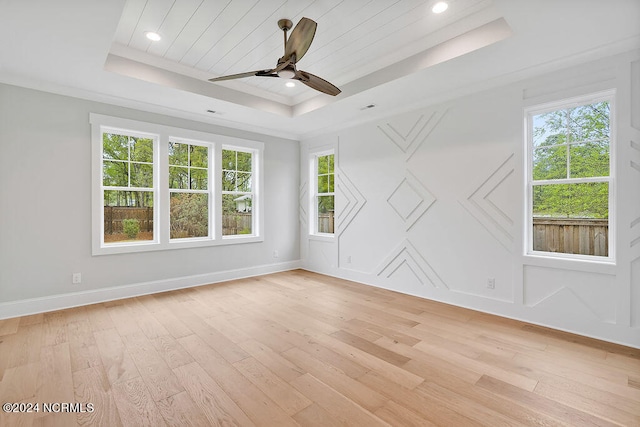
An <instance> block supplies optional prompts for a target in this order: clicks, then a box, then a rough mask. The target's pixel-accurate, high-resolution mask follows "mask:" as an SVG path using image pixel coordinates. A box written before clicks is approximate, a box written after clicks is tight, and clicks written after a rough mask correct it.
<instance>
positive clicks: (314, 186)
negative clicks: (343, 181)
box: [309, 148, 337, 241]
mask: <svg viewBox="0 0 640 427" xmlns="http://www.w3.org/2000/svg"><path fill="white" fill-rule="evenodd" d="M327 155H333V178H334V184H333V192H332V193H318V158H319V157H323V156H327ZM336 165H337V155H336V150H335V149H334V148H331V149H325V150H322V151H314V152H312V153H310V155H309V171H310V179H309V182H310V183H311V186H310V191H309V203H310V209H309V235H310V236H313V237H314V238H316V239H321V240H329V241H330V240H333V239H334V238H335V235H336V233H337V230H336V222H335V214H336V192H335V190H336V186H337V183H336V181H335V178H336V176H337V170H336V169H337V168H336ZM320 195H322V196H333V206H334V227H333V233H321V232H319V231H318V196H320Z"/></svg>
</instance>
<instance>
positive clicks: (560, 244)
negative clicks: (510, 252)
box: [533, 218, 609, 256]
mask: <svg viewBox="0 0 640 427" xmlns="http://www.w3.org/2000/svg"><path fill="white" fill-rule="evenodd" d="M533 250H535V251H545V252H561V253H567V254H582V255H596V256H608V255H609V221H608V220H607V219H582V218H533Z"/></svg>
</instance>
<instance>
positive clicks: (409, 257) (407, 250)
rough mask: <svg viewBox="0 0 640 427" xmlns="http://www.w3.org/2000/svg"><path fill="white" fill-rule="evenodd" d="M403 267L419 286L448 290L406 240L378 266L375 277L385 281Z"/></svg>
mask: <svg viewBox="0 0 640 427" xmlns="http://www.w3.org/2000/svg"><path fill="white" fill-rule="evenodd" d="M403 265H406V266H407V267H409V270H410V271H411V273H413V275H414V276H415V277H416V279H418V281H419V282H420V284H422V285H429V284H430V285H431V286H433V287H434V288H440V289H448V286H447V285H446V284H445V283H444V282H443V281H442V279H441V278H440V276H439V275H438V273H436V272H435V270H434V269H433V268H432V267H431V265H430V264H429V263H428V262H427V260H426V259H424V258H423V257H422V255H420V252H418V250H417V249H416V248H415V246H413V245H412V244H411V242H410V241H409V240H408V239H407V240H405V241H403V242H402V243H401V244H400V245H398V246H397V247H396V248H395V249H394V250H393V251H392V252H391V254H390V255H389V256H388V257H387V259H385V260H384V261H383V262H382V263H381V264H380V266H379V267H378V268H377V269H376V271H378V273H377V275H378V276H382V277H385V278H387V279H388V278H391V277H392V276H393V275H394V273H395V272H396V271H398V269H399V268H400V267H402V266H403Z"/></svg>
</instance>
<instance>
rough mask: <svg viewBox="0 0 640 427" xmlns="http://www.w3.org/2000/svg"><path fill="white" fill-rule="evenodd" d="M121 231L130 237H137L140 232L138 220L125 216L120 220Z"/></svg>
mask: <svg viewBox="0 0 640 427" xmlns="http://www.w3.org/2000/svg"><path fill="white" fill-rule="evenodd" d="M122 231H123V232H124V234H126V235H127V237H128V238H130V239H135V238H136V237H138V233H139V232H140V222H139V221H138V220H137V219H135V218H127V219H123V220H122Z"/></svg>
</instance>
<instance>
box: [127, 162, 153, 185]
mask: <svg viewBox="0 0 640 427" xmlns="http://www.w3.org/2000/svg"><path fill="white" fill-rule="evenodd" d="M131 186H132V187H145V188H153V165H148V164H146V163H131Z"/></svg>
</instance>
